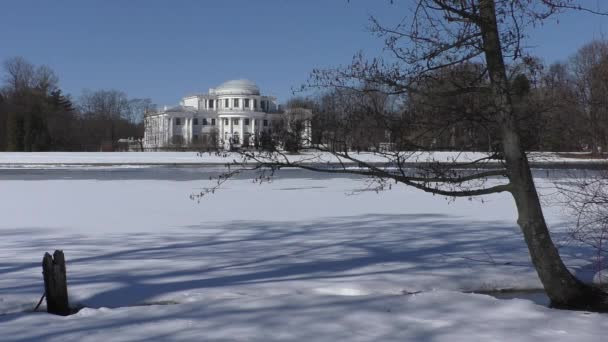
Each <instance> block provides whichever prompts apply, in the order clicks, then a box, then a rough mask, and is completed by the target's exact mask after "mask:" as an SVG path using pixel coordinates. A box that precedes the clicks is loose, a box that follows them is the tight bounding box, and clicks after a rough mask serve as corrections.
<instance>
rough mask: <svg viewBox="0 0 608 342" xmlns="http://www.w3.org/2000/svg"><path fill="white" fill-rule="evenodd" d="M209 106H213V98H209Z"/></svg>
mask: <svg viewBox="0 0 608 342" xmlns="http://www.w3.org/2000/svg"><path fill="white" fill-rule="evenodd" d="M209 108H213V100H209Z"/></svg>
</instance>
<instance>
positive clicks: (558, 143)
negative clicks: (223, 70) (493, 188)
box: [0, 40, 608, 153]
mask: <svg viewBox="0 0 608 342" xmlns="http://www.w3.org/2000/svg"><path fill="white" fill-rule="evenodd" d="M367 67H370V66H367ZM355 71H356V70H355ZM369 71H370V70H367V74H372V75H373V72H372V73H370V72H369ZM372 71H373V70H372ZM319 75H322V74H316V73H315V72H314V71H313V73H312V74H311V78H310V80H309V81H308V84H307V85H306V86H304V88H308V87H320V89H321V90H322V92H321V93H320V94H319V95H317V96H316V97H313V98H306V99H304V98H294V99H291V100H289V101H288V103H287V104H286V107H287V108H308V109H311V110H312V112H313V117H312V143H313V145H314V144H319V145H321V144H322V145H324V146H326V147H327V146H329V147H330V148H333V149H339V150H345V149H346V150H359V151H364V150H381V149H398V150H425V149H433V150H477V151H495V150H499V146H497V144H498V142H497V140H496V137H497V136H499V134H498V132H496V129H497V128H496V127H497V125H496V124H493V122H491V121H490V120H492V118H493V117H495V116H494V115H491V114H492V111H493V110H494V109H493V105H492V101H491V96H490V94H489V91H490V90H489V89H490V87H489V76H488V75H487V72H486V70H484V67H483V64H475V63H472V62H467V63H458V64H454V65H453V66H452V67H449V68H443V69H441V70H440V71H436V72H432V73H429V74H426V75H425V76H424V77H421V78H420V79H419V80H418V81H417V82H414V83H412V84H409V85H408V86H407V87H404V88H403V89H401V90H400V91H395V89H392V90H391V91H386V89H383V88H382V87H381V86H379V84H386V83H385V82H386V80H383V79H374V78H373V77H372V78H368V79H365V80H363V81H361V80H357V82H353V83H348V81H346V82H345V83H343V84H340V85H339V86H337V87H336V86H333V87H324V86H323V83H324V82H323V80H322V79H320V78H321V77H322V76H319ZM509 75H510V84H509V87H510V89H509V92H510V95H511V101H513V103H514V105H515V107H516V110H517V112H518V116H519V121H518V123H517V124H518V125H520V126H521V128H522V129H523V131H524V134H523V136H522V139H523V144H524V147H525V149H526V150H545V151H590V152H593V153H598V152H601V151H606V150H607V148H608V42H607V41H604V40H602V41H594V42H591V43H589V44H587V45H585V46H583V47H582V48H581V49H580V50H579V51H577V52H576V53H575V54H574V55H573V56H572V57H571V58H570V59H569V60H568V61H566V62H559V63H554V64H551V65H548V66H547V65H545V64H544V63H543V62H542V61H540V60H539V59H536V58H533V57H528V58H525V59H524V62H522V63H520V64H517V65H510V66H509ZM354 76H355V77H356V75H354ZM153 109H154V105H153V104H152V102H151V101H150V100H149V99H129V98H128V97H127V95H126V94H125V93H123V92H120V91H116V90H99V91H84V92H83V94H82V95H81V96H80V97H79V99H78V101H77V102H76V103H75V102H74V101H73V100H72V99H71V98H70V97H69V96H66V95H64V94H63V93H62V91H61V89H60V88H59V86H58V78H57V76H56V75H55V73H54V72H53V71H52V70H51V69H50V68H48V67H46V66H38V67H36V66H34V65H32V64H30V63H28V62H27V61H25V60H24V59H23V58H19V57H17V58H12V59H9V60H7V61H5V62H4V85H3V87H2V89H1V90H0V150H4V151H99V150H114V149H116V148H117V144H116V143H117V141H118V139H121V138H129V137H134V138H142V137H143V124H142V121H143V116H144V113H145V112H146V111H148V110H153ZM291 131H295V132H299V129H297V127H296V128H292V129H291ZM296 135H297V134H296ZM296 150H297V149H296Z"/></svg>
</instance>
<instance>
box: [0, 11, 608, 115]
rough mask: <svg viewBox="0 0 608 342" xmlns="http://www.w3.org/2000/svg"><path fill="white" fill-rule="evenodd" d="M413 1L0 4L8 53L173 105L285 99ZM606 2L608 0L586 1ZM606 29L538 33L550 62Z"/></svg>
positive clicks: (537, 45)
mask: <svg viewBox="0 0 608 342" xmlns="http://www.w3.org/2000/svg"><path fill="white" fill-rule="evenodd" d="M407 2H408V1H407V0H401V1H399V0H398V1H397V4H396V5H390V4H389V1H388V0H387V1H383V0H351V1H350V2H348V1H346V0H306V1H304V0H300V1H291V0H259V1H254V0H221V1H220V0H213V1H203V0H200V1H196V0H189V1H186V0H172V1H169V0H164V1H160V0H61V1H60V0H57V1H48V0H47V1H44V0H39V1H33V0H18V1H6V2H3V3H2V6H1V8H0V60H4V59H6V58H7V57H11V56H23V57H25V58H26V59H28V60H29V61H31V62H32V63H35V64H47V65H49V66H50V67H52V68H53V69H54V70H55V71H56V73H57V74H58V75H59V78H60V86H61V88H62V89H63V90H64V91H65V92H67V93H70V94H72V96H74V97H78V96H79V94H80V93H81V91H82V89H85V88H88V89H108V88H113V89H119V90H123V91H125V92H127V94H128V95H129V96H130V97H149V98H151V99H152V100H153V101H154V102H155V103H157V104H159V105H161V106H162V105H165V104H175V103H177V102H178V101H179V99H180V98H181V97H182V96H184V95H187V94H192V93H197V92H202V91H206V90H207V89H208V88H210V87H213V86H216V85H218V84H220V83H222V82H223V81H225V80H228V79H234V78H248V79H251V80H254V81H255V82H257V83H258V85H259V86H260V87H261V88H262V91H263V92H264V93H268V94H272V95H275V96H277V97H279V100H281V101H285V100H286V99H288V98H289V97H291V89H292V88H293V87H298V86H299V85H301V84H302V83H303V82H304V81H305V80H306V78H307V76H308V74H309V72H310V71H311V70H312V69H313V68H317V67H329V66H336V65H340V64H348V62H349V61H350V60H351V58H352V56H353V54H354V53H356V52H357V51H359V50H363V51H364V52H365V53H366V54H367V55H370V56H373V55H376V54H378V53H379V51H380V49H381V48H382V45H381V42H380V41H379V39H377V38H375V37H374V36H373V35H371V34H370V33H369V32H368V31H367V29H366V27H367V25H368V17H369V16H370V15H375V16H377V17H379V18H381V19H382V20H384V21H386V22H395V21H396V20H398V19H400V18H401V17H402V15H404V14H407V11H406V6H404V5H403V3H407ZM580 2H581V3H583V4H585V5H587V6H590V7H592V8H598V6H599V8H601V9H604V10H606V9H608V1H607V0H581V1H580ZM602 35H608V18H607V17H600V16H593V15H588V14H583V13H573V14H568V15H563V16H561V17H560V20H559V22H555V21H553V22H549V23H547V24H545V25H543V26H542V27H539V28H536V29H534V30H533V31H532V32H531V37H530V39H529V41H528V45H530V46H532V48H531V49H532V52H533V53H534V54H536V55H538V56H540V57H542V58H543V59H544V60H545V61H547V62H553V61H556V60H564V59H566V58H567V57H568V56H570V55H571V54H573V53H574V52H575V51H576V50H577V49H578V48H579V47H580V46H582V45H583V44H585V43H587V42H589V41H591V40H592V39H597V38H600V37H602Z"/></svg>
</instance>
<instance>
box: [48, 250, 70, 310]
mask: <svg viewBox="0 0 608 342" xmlns="http://www.w3.org/2000/svg"><path fill="white" fill-rule="evenodd" d="M42 274H43V275H44V291H45V293H46V307H47V310H46V311H47V312H48V313H52V314H55V315H61V316H67V315H69V314H70V306H69V302H68V285H67V277H66V269H65V257H64V256H63V251H55V253H53V256H51V255H50V254H49V253H45V254H44V258H43V259H42Z"/></svg>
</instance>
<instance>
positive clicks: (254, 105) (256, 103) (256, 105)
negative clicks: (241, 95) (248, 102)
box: [253, 99, 258, 109]
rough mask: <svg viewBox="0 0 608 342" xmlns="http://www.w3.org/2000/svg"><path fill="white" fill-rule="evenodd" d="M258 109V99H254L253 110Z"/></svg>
mask: <svg viewBox="0 0 608 342" xmlns="http://www.w3.org/2000/svg"><path fill="white" fill-rule="evenodd" d="M256 108H258V99H253V109H256Z"/></svg>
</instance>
